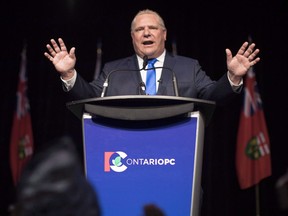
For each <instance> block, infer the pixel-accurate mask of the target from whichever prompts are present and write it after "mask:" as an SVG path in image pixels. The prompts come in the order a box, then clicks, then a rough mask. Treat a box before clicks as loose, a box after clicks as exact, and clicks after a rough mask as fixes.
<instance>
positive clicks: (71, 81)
mask: <svg viewBox="0 0 288 216" xmlns="http://www.w3.org/2000/svg"><path fill="white" fill-rule="evenodd" d="M74 71H75V73H74V76H73V77H72V78H71V79H68V80H64V79H62V77H61V76H60V79H61V81H62V82H63V85H64V87H65V89H64V90H65V91H67V92H68V91H70V90H71V89H72V88H73V86H74V84H75V82H76V77H77V72H76V70H74Z"/></svg>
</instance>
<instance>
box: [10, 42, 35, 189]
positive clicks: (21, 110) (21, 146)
mask: <svg viewBox="0 0 288 216" xmlns="http://www.w3.org/2000/svg"><path fill="white" fill-rule="evenodd" d="M26 91H27V79H26V46H25V47H24V48H23V51H22V53H21V64H20V73H19V82H18V89H17V93H16V99H17V101H16V110H15V112H14V116H13V124H12V131H11V138H10V167H11V172H12V177H13V182H14V185H17V183H18V181H19V178H20V176H21V172H22V170H23V168H24V167H25V165H26V163H27V162H28V161H29V160H30V158H31V157H32V154H33V145H34V144H33V132H32V124H31V116H30V105H29V100H28V98H27V95H26Z"/></svg>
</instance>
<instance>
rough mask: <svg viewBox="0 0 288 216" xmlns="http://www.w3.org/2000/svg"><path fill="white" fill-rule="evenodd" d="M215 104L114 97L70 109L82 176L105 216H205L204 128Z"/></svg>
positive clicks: (182, 99) (78, 103) (74, 103)
mask: <svg viewBox="0 0 288 216" xmlns="http://www.w3.org/2000/svg"><path fill="white" fill-rule="evenodd" d="M214 107H215V103H214V102H212V101H208V100H199V99H192V98H185V97H176V96H146V95H139V96H138V95H137V96H134V95H133V96H109V97H102V98H91V99H85V100H78V101H72V102H69V103H67V108H68V109H69V110H70V111H71V112H73V113H74V114H75V115H76V116H77V117H78V118H79V119H81V121H82V129H83V131H82V133H83V144H84V146H83V149H84V164H85V175H86V178H87V180H88V181H89V182H90V183H91V185H92V186H93V188H94V189H95V191H96V193H97V196H98V198H99V204H100V207H101V211H102V216H115V215H127V216H141V215H143V207H144V206H145V205H148V204H154V205H156V206H157V207H158V208H160V209H161V210H162V211H163V213H164V214H165V216H188V215H189V216H198V215H199V213H200V196H201V190H202V189H201V174H202V155H203V143H204V130H205V126H206V125H207V124H208V123H209V121H210V119H211V117H212V115H213V112H214Z"/></svg>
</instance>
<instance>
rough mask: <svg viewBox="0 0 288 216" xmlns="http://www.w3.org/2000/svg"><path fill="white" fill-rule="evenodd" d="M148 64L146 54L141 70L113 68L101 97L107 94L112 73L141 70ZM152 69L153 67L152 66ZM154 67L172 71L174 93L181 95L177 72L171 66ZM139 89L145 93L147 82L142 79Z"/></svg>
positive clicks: (105, 82)
mask: <svg viewBox="0 0 288 216" xmlns="http://www.w3.org/2000/svg"><path fill="white" fill-rule="evenodd" d="M147 65H148V57H147V56H146V55H145V56H144V57H143V67H142V69H140V70H131V69H115V70H112V71H110V72H109V73H108V75H107V77H106V79H105V81H104V83H103V90H102V93H101V96H100V97H104V96H105V94H106V91H107V88H108V85H109V77H110V75H111V74H112V73H114V72H119V71H141V70H147V69H145V67H146V66H147ZM150 69H151V68H150ZM153 69H167V70H169V71H170V72H171V73H172V83H173V90H174V94H175V96H177V97H178V96H179V92H178V84H177V77H176V74H175V72H174V71H173V70H172V69H171V68H168V67H154V68H153ZM158 82H159V83H162V80H161V79H160V80H158ZM139 89H140V91H141V94H145V91H146V85H145V83H144V82H143V81H142V82H141V83H140V84H139Z"/></svg>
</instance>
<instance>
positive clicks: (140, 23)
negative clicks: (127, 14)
mask: <svg viewBox="0 0 288 216" xmlns="http://www.w3.org/2000/svg"><path fill="white" fill-rule="evenodd" d="M131 37H132V42H133V47H134V50H135V52H136V54H138V55H139V56H140V57H143V56H145V55H146V56H147V57H148V58H156V57H158V56H159V55H161V54H162V53H163V51H164V49H165V41H166V30H165V29H164V27H162V26H160V24H159V21H158V19H157V16H156V15H153V14H142V15H138V16H137V17H136V19H135V22H134V25H133V27H132V31H131Z"/></svg>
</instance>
